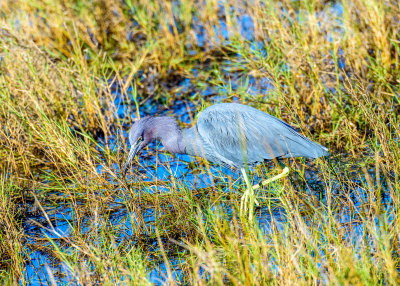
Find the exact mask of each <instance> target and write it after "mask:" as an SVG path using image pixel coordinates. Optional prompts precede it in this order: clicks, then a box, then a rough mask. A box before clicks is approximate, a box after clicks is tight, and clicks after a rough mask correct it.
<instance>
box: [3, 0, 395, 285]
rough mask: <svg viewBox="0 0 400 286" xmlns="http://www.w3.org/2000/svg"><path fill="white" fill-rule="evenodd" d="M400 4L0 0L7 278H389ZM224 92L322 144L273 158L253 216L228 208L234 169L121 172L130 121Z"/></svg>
mask: <svg viewBox="0 0 400 286" xmlns="http://www.w3.org/2000/svg"><path fill="white" fill-rule="evenodd" d="M399 12H400V11H399V6H398V3H397V2H395V1H374V0H353V1H342V2H340V1H338V2H329V1H328V2H327V1H297V2H296V1H295V2H292V1H285V0H283V1H279V2H278V1H258V0H257V1H253V2H251V3H250V2H243V1H235V0H227V1H211V0H204V1H198V2H194V1H186V0H181V1H173V2H170V1H150V2H149V1H141V0H138V1H110V0H93V1H51V2H49V1H42V0H35V1H25V0H18V1H2V2H1V3H0V122H1V126H2V128H1V129H0V161H1V164H0V170H1V177H0V215H1V222H0V253H1V259H0V269H1V271H0V279H1V281H2V282H3V284H9V285H12V284H15V283H20V284H35V283H36V284H56V283H67V282H74V283H81V284H85V285H92V284H109V285H110V284H115V283H126V284H140V285H143V284H146V283H147V284H150V283H157V284H162V283H167V284H171V285H172V284H199V285H203V284H210V285H214V284H220V285H221V284H226V283H229V284H234V285H241V284H246V285H253V284H254V285H264V284H267V283H271V284H283V285H287V284H296V285H297V284H307V285H308V284H340V285H342V284H352V285H354V284H369V285H377V284H398V283H399V282H400V281H399V280H400V279H399V235H400V233H399V232H400V227H399V220H398V217H399V214H398V211H399V208H398V204H399V197H398V196H399V189H400V185H399V177H398V174H399V173H400V169H399V164H398V162H399V159H400V149H399V143H398V138H399V136H400V133H399V132H400V130H399V110H400V109H399V94H398V92H399V91H398V85H399V75H400V73H399V71H400V69H399V29H400V25H399V22H398V15H399ZM221 99H223V100H225V101H234V100H240V101H241V102H243V103H245V104H249V105H252V106H255V107H257V108H259V109H261V110H264V111H267V112H269V113H271V114H273V115H275V116H277V117H279V118H282V119H283V120H285V121H287V122H290V123H291V124H292V125H293V126H294V127H296V128H298V129H299V130H300V131H301V132H302V133H303V134H305V135H306V136H308V137H310V138H312V139H313V140H315V141H318V142H320V143H321V144H323V145H326V146H328V147H329V148H330V150H331V153H332V156H331V158H330V159H329V160H316V161H314V162H309V161H304V160H301V159H299V160H292V161H289V162H287V164H290V165H291V166H292V168H293V170H295V171H293V172H292V173H291V174H290V176H289V177H287V178H285V179H283V180H281V181H279V182H275V183H274V184H271V185H270V186H268V187H266V188H264V189H263V190H262V192H261V193H260V194H259V195H260V197H261V199H260V201H261V202H262V207H261V208H258V209H257V210H256V216H257V221H256V222H249V221H248V220H247V219H246V218H242V217H239V216H238V206H239V204H238V202H239V201H240V195H241V187H240V179H239V177H238V174H237V173H236V174H235V173H233V176H228V177H227V176H225V175H224V172H221V173H219V172H218V171H217V172H216V171H215V168H214V167H213V166H210V165H209V164H208V163H207V162H205V161H203V160H195V161H193V162H190V163H188V162H186V161H185V160H182V159H180V158H179V157H178V158H171V157H168V156H167V159H165V158H164V159H159V158H161V157H162V156H161V154H162V151H156V150H154V149H153V148H149V149H148V150H145V152H143V154H142V155H143V156H142V157H141V159H140V160H139V159H136V161H135V164H136V169H135V170H137V172H131V173H130V174H129V176H128V179H124V178H121V176H119V170H120V169H119V167H120V166H121V164H122V163H123V160H124V158H125V156H126V151H127V148H128V146H127V141H126V131H127V130H128V128H129V126H130V124H131V123H132V121H133V119H134V118H135V117H138V116H139V115H145V114H148V113H152V114H154V113H155V111H156V112H158V113H163V114H165V113H166V112H165V110H168V109H172V110H175V111H176V114H175V115H176V116H178V118H179V119H181V120H182V126H183V127H185V126H188V125H189V123H190V122H191V121H193V120H194V119H195V114H196V113H197V112H198V111H200V110H201V108H202V107H205V106H208V105H211V104H212V103H213V102H215V101H218V100H221ZM146 162H147V163H146ZM175 162H179V164H181V166H182V165H183V166H184V172H185V173H184V175H180V176H178V175H177V172H176V170H177V165H176V163H175ZM273 166H274V165H273V163H271V164H268V165H267V166H265V167H264V168H263V167H259V168H256V169H255V170H254V172H253V176H254V178H255V180H257V179H259V178H261V177H266V176H268V175H271V174H272V173H273V172H276V171H274V169H273ZM161 170H164V171H163V172H164V174H166V175H164V179H160V178H159V177H158V175H157V172H161ZM205 178H206V179H205ZM204 182H205V183H204Z"/></svg>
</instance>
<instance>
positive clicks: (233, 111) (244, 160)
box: [183, 103, 329, 167]
mask: <svg viewBox="0 0 400 286" xmlns="http://www.w3.org/2000/svg"><path fill="white" fill-rule="evenodd" d="M183 137H184V141H185V143H186V144H185V145H186V152H187V153H188V154H190V155H194V156H200V157H204V158H206V159H207V160H209V161H212V162H215V163H223V164H226V165H229V166H234V167H243V166H244V165H245V164H248V165H255V164H258V163H261V162H263V161H265V160H271V159H273V158H289V157H306V158H318V157H321V156H327V155H329V152H328V149H327V148H325V147H323V146H321V145H319V144H317V143H315V142H313V141H311V140H310V139H308V138H306V137H304V136H303V135H301V134H299V133H298V132H296V131H295V130H294V129H293V128H292V127H291V126H290V125H288V124H287V123H285V122H283V121H282V120H279V119H278V118H276V117H274V116H272V115H269V114H267V113H265V112H262V111H260V110H258V109H255V108H252V107H250V106H246V105H242V104H235V103H221V104H215V105H213V106H210V107H208V108H206V109H205V110H203V111H202V112H201V113H200V114H199V116H198V119H197V122H196V125H195V126H194V127H192V128H189V129H186V130H184V131H183Z"/></svg>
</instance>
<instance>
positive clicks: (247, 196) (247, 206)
mask: <svg viewBox="0 0 400 286" xmlns="http://www.w3.org/2000/svg"><path fill="white" fill-rule="evenodd" d="M240 171H241V172H242V175H243V178H244V181H245V182H246V186H247V188H246V191H245V192H244V194H243V196H242V198H241V200H240V201H241V202H240V214H241V215H243V213H246V212H247V211H248V212H249V220H252V219H253V212H254V204H256V205H258V201H257V199H256V197H255V195H254V191H255V190H257V189H259V188H260V184H257V185H254V186H252V185H251V183H250V179H249V176H247V172H246V169H245V168H241V169H240ZM287 174H289V168H288V167H287V166H285V168H284V169H283V170H282V173H280V174H279V175H276V176H275V177H272V178H270V179H267V180H264V181H262V182H261V185H263V186H266V185H268V184H269V183H271V182H273V181H276V180H279V179H281V178H283V177H285V176H287Z"/></svg>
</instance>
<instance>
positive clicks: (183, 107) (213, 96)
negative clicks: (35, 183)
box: [25, 3, 391, 285]
mask: <svg viewBox="0 0 400 286" xmlns="http://www.w3.org/2000/svg"><path fill="white" fill-rule="evenodd" d="M283 12H284V11H283ZM221 13H224V7H223V6H221ZM321 13H337V15H339V16H340V15H342V14H343V9H342V7H341V5H340V4H338V3H336V4H334V5H332V6H330V7H329V11H323V12H321ZM219 19H220V22H219V25H216V26H215V27H214V32H215V38H212V39H211V38H210V35H207V31H205V29H204V28H203V26H202V24H201V23H200V21H198V19H196V17H194V19H193V22H194V23H196V25H195V29H196V31H197V33H196V35H195V37H196V38H195V42H196V45H197V46H198V47H204V48H205V47H208V48H212V47H213V46H214V45H217V46H221V45H234V42H232V41H233V39H234V36H235V35H231V34H230V33H229V31H228V29H227V26H226V23H225V22H224V20H223V19H224V17H219ZM238 23H239V24H240V27H239V28H238V30H239V32H240V35H241V37H243V38H245V39H246V40H247V41H248V42H249V51H250V53H251V55H252V56H254V57H257V58H262V57H268V52H267V51H268V47H267V46H266V45H265V43H267V42H268V39H266V40H265V41H263V42H260V41H257V40H256V39H255V35H254V23H253V21H252V19H251V17H250V16H249V15H246V14H244V15H241V16H239V20H238ZM336 24H337V25H338V33H340V32H341V30H340V22H339V23H336ZM177 26H179V25H178V24H177ZM171 29H172V28H171ZM178 32H180V30H179V29H178ZM335 36H337V34H336V35H327V37H328V38H329V39H330V40H331V41H334V37H335ZM186 48H187V49H188V50H189V51H190V50H191V49H192V50H191V51H192V53H196V49H195V48H194V47H186ZM189 53H190V52H189ZM243 57H244V55H243V54H240V53H239V54H237V55H236V58H235V60H236V61H235V62H232V61H228V60H221V62H219V66H218V72H219V73H220V75H219V78H218V77H217V78H218V83H217V84H215V82H214V83H213V84H210V82H209V80H204V81H200V80H198V79H197V77H196V75H197V74H198V70H199V69H201V68H204V67H195V68H194V69H193V70H192V77H190V78H182V79H181V80H178V81H177V83H176V85H175V86H174V87H179V91H178V92H175V93H174V94H175V97H176V99H174V100H172V102H171V103H170V106H167V107H166V104H165V102H164V101H163V99H162V97H160V96H154V97H150V98H149V99H147V100H146V101H145V103H144V104H142V105H141V106H140V109H139V114H140V116H146V115H170V116H173V117H175V118H176V119H177V120H179V121H180V122H181V123H182V124H186V125H190V124H191V122H192V118H193V117H194V115H195V114H196V113H197V111H198V106H196V105H195V102H196V101H195V100H188V99H197V100H198V99H199V98H201V99H202V100H205V101H207V102H208V103H210V102H211V103H218V102H222V101H224V100H225V99H226V98H227V97H229V98H230V100H233V101H235V100H236V101H238V96H237V95H238V94H240V95H243V96H246V97H247V98H248V99H255V98H262V99H263V100H264V101H266V102H267V101H268V97H269V94H271V93H272V92H274V89H275V87H274V85H273V82H271V80H270V79H269V78H260V77H257V76H255V75H251V74H243V73H242V72H240V65H241V64H242V61H243ZM336 57H337V63H336V64H337V65H338V67H339V68H341V69H343V68H345V60H344V58H343V55H342V54H341V53H340V52H339V54H338V55H336ZM206 68H209V69H212V68H213V67H206ZM287 69H288V67H287V66H286V64H285V63H282V72H285V70H287ZM135 80H137V81H140V82H142V83H151V81H152V80H154V78H148V77H145V76H144V75H143V73H142V72H139V73H138V75H137V77H136V79H135ZM113 88H114V90H115V91H114V95H115V101H114V104H115V106H116V107H117V108H116V112H115V114H114V116H115V118H117V119H118V120H121V121H122V122H124V126H125V130H124V131H123V134H122V135H123V137H124V138H127V130H128V128H129V125H130V123H131V122H134V120H135V119H136V110H135V104H134V100H135V98H134V96H133V94H134V89H133V88H132V87H131V88H130V90H128V96H122V95H121V94H120V89H119V87H118V86H114V87H113ZM281 88H285V87H284V86H283V87H281ZM154 89H155V87H154V85H152V84H148V85H147V86H146V90H145V91H142V92H141V91H140V90H138V91H137V97H136V100H138V101H139V102H140V101H142V100H145V99H146V98H147V97H148V95H149V94H152V93H153V92H154ZM327 92H332V93H334V92H335V90H334V88H328V87H327ZM117 138H119V136H115V137H111V138H110V139H109V141H108V142H105V141H104V138H98V141H99V144H100V145H101V146H102V147H105V146H106V145H107V146H108V147H109V148H110V149H111V150H113V151H115V152H117V151H118V150H120V149H121V148H122V147H123V144H122V142H118V139H117ZM149 150H158V151H156V152H149V151H147V150H143V151H142V152H141V154H140V165H139V166H134V168H135V170H134V171H133V172H129V173H128V182H135V180H137V176H141V180H143V181H147V182H163V183H164V186H163V185H162V184H155V183H154V184H153V185H152V186H148V187H146V188H145V189H143V190H141V191H142V192H145V193H149V194H154V195H158V194H159V193H168V192H169V190H170V189H171V184H172V183H171V182H172V179H174V180H175V181H176V182H178V183H179V184H180V185H182V186H185V188H186V189H188V190H193V191H194V190H198V189H203V188H207V187H209V186H212V185H213V184H218V187H219V188H220V189H221V191H222V192H226V193H229V192H236V193H237V194H241V192H242V191H243V182H242V181H241V179H240V176H239V173H238V172H237V171H235V170H231V169H228V168H223V167H218V166H211V174H212V175H211V176H210V174H205V173H202V172H201V171H200V170H201V168H199V165H198V160H197V159H195V158H192V157H189V156H187V155H175V156H172V155H169V154H166V153H164V152H163V149H162V146H161V145H160V143H152V144H150V146H149ZM340 159H341V158H339V159H338V161H339V160H340ZM106 164H107V163H106V162H104V165H102V164H99V165H98V166H97V169H96V170H97V172H98V173H99V174H100V175H104V176H106V175H107V174H106V171H105V170H106V168H105V166H106ZM266 167H267V168H266V169H269V170H272V168H273V164H270V165H268V166H266ZM111 168H112V169H114V170H117V171H118V170H119V166H118V165H117V164H115V165H114V166H111ZM372 172H373V170H372ZM304 177H305V180H302V179H301V178H300V177H299V176H298V175H293V176H292V177H291V179H292V180H294V181H295V184H297V186H298V191H299V192H304V193H305V194H307V195H309V196H314V197H316V198H317V199H319V200H320V202H321V204H325V203H326V198H325V197H324V193H325V191H324V190H325V188H326V186H325V185H324V183H322V180H321V179H320V178H319V175H318V171H317V170H308V171H306V172H305V174H304ZM215 178H218V180H215ZM228 178H230V181H231V182H234V183H233V185H232V187H231V189H230V190H229V189H228V188H227V186H228ZM253 179H254V182H259V181H260V180H261V179H262V178H261V177H258V176H254V178H253ZM363 180H364V179H363V178H362V176H359V175H358V174H357V173H355V176H354V182H355V183H358V184H359V185H360V186H363V185H368V184H366V182H365V181H363ZM305 182H307V184H305ZM46 183H47V182H46ZM110 183H112V184H114V185H116V184H117V182H116V181H115V180H113V179H112V178H110ZM165 183H166V185H165ZM333 185H334V190H336V192H337V195H338V196H343V195H345V193H344V191H343V186H341V185H340V183H339V182H334V183H333ZM116 187H117V188H118V186H116ZM73 188H74V186H71V189H73ZM119 188H123V187H122V186H119ZM100 189H101V188H100ZM38 191H40V190H38ZM275 191H276V192H279V191H281V190H275ZM121 193H122V194H123V195H120V194H121ZM99 195H101V194H99ZM269 195H270V196H271V197H272V196H273V194H269ZM350 196H353V197H352V200H353V201H354V206H355V207H357V208H358V207H360V208H361V207H362V205H363V202H364V201H366V200H367V193H366V191H365V190H364V189H363V188H362V187H360V188H359V189H358V192H353V193H352V194H350ZM130 199H131V198H130V197H129V193H128V192H126V190H123V189H121V190H120V192H118V195H117V196H116V197H115V205H114V206H110V208H111V207H114V212H113V213H112V215H110V218H109V219H110V223H112V226H113V228H115V229H118V232H119V236H118V238H119V241H117V242H116V243H121V244H122V243H126V240H127V239H129V238H130V237H132V235H133V234H132V231H131V230H132V224H135V223H137V220H136V219H137V217H135V214H134V213H131V212H130V211H129V210H127V209H126V208H125V206H126V204H125V202H126V201H128V200H130ZM77 203H79V202H77ZM82 203H83V202H82ZM383 203H385V204H386V205H387V206H388V208H389V207H390V205H391V202H390V199H389V198H388V196H386V199H385V198H384V200H383ZM42 204H43V206H44V210H45V211H46V213H47V215H48V217H49V218H50V219H51V222H52V223H51V224H49V223H48V221H47V219H46V217H45V216H43V213H41V211H40V210H39V211H38V210H37V208H36V207H34V206H32V210H31V212H32V215H31V217H30V219H31V220H29V221H27V222H26V223H25V232H26V233H27V234H28V235H30V236H32V238H31V239H30V240H28V241H27V243H26V245H27V246H26V248H27V249H26V251H27V252H28V253H29V258H30V260H29V261H28V263H27V272H26V281H27V282H28V283H29V284H31V285H42V284H51V282H50V281H51V276H52V274H51V273H55V274H57V273H61V274H63V275H65V277H63V278H59V277H61V276H62V275H61V276H60V275H57V279H60V280H61V281H63V282H65V283H67V282H68V281H70V280H74V277H73V274H72V273H71V272H70V271H69V269H68V266H67V265H63V264H61V263H59V262H58V261H57V259H54V257H52V256H51V254H49V253H44V252H42V251H41V250H39V249H38V248H37V247H36V244H37V238H39V239H42V238H46V237H49V238H53V239H55V242H56V243H57V241H58V240H57V239H58V238H60V237H68V234H69V233H70V232H72V231H75V230H77V229H79V231H81V232H87V231H89V229H91V230H92V229H93V228H94V227H95V226H96V218H93V217H91V216H88V217H87V218H85V219H83V221H82V222H79V223H80V226H79V227H78V221H77V220H76V215H75V214H74V213H73V208H72V207H71V206H70V205H69V204H70V202H69V201H65V202H63V201H60V202H59V207H57V208H54V207H51V208H46V203H45V201H44V202H42ZM50 205H53V204H50ZM143 211H144V214H143V217H144V220H145V222H146V223H147V224H148V227H149V228H150V229H153V228H154V223H155V220H156V215H155V210H154V209H152V208H147V209H146V210H143ZM226 212H227V213H229V214H230V213H231V212H232V209H231V207H230V206H229V204H226ZM350 213H353V212H352V211H350V210H347V209H345V208H343V209H342V210H341V211H338V212H337V216H338V217H339V218H340V219H341V220H342V221H343V222H352V221H353V220H354V218H353V217H351V216H350V215H349V214H350ZM159 216H160V215H159ZM97 219H102V218H97ZM256 219H257V221H258V223H259V225H260V226H261V228H262V229H263V230H264V231H265V233H266V234H267V233H269V232H271V231H272V228H271V224H272V223H273V224H274V226H275V227H277V228H278V230H279V229H280V228H281V227H283V226H284V225H285V223H286V222H287V214H286V213H285V211H284V210H283V209H282V208H280V207H279V204H278V203H276V205H275V206H274V211H273V213H272V214H271V213H270V211H269V209H268V208H264V209H258V210H257V212H256ZM32 221H36V222H39V223H40V224H41V225H43V226H44V227H45V228H43V227H39V226H37V225H36V224H35V223H33V222H32ZM97 224H98V222H97ZM377 227H379V225H377ZM182 235H184V234H182ZM362 235H363V226H362V224H360V223H354V225H353V227H352V228H351V229H349V231H347V237H346V238H347V239H349V240H350V241H353V240H356V239H357V238H358V237H360V236H362ZM95 243H99V244H101V243H102V242H95ZM128 246H131V247H134V246H135V242H134V241H132V242H130V243H128ZM60 247H62V246H60ZM149 247H152V248H154V250H157V249H159V245H158V243H157V242H154V240H153V245H150V246H149ZM69 251H73V250H72V249H71V250H69ZM180 251H184V250H182V249H180ZM178 259H182V258H179V255H176V256H171V257H170V260H171V263H172V266H171V267H172V268H173V275H174V276H175V277H174V278H175V279H176V280H177V281H180V280H181V279H182V271H181V270H180V269H179V267H177V266H175V267H174V265H173V264H174V261H175V262H176V265H179V263H178ZM271 263H272V264H273V261H271ZM166 273H167V272H166V266H165V264H164V262H162V261H161V262H159V263H158V266H157V267H153V268H152V269H149V276H148V278H149V279H150V281H152V282H153V283H154V284H156V285H161V284H162V283H163V282H164V281H165V280H166V277H167V274H166Z"/></svg>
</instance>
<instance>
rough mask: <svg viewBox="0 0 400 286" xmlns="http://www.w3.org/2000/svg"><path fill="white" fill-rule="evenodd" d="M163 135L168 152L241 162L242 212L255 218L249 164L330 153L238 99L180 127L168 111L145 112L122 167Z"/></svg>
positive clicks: (131, 135) (134, 129)
mask: <svg viewBox="0 0 400 286" xmlns="http://www.w3.org/2000/svg"><path fill="white" fill-rule="evenodd" d="M155 139H158V140H161V142H162V144H163V145H164V147H165V149H166V150H167V151H169V152H170V153H177V154H189V155H192V156H198V157H202V158H205V159H207V160H208V161H211V162H213V163H217V164H221V165H226V166H230V167H235V168H240V170H241V172H242V174H243V177H244V181H245V183H246V185H247V189H246V192H245V193H244V194H243V196H242V199H241V207H240V211H241V213H242V212H243V210H245V211H247V204H248V200H249V203H250V206H249V218H250V220H251V219H252V215H253V208H254V204H258V203H257V201H256V199H255V197H254V190H255V189H257V188H259V187H260V185H255V186H252V185H251V183H250V180H249V177H248V175H247V172H246V168H247V166H254V165H257V164H260V163H262V162H264V161H266V160H272V159H275V158H276V159H282V158H292V157H306V158H318V157H322V156H327V155H329V152H328V149H327V148H325V147H324V146H321V145H319V144H317V143H315V142H313V141H311V140H310V139H308V138H306V137H304V136H303V135H301V134H299V133H298V132H296V130H294V129H293V127H291V126H290V125H289V124H287V123H285V122H283V121H282V120H280V119H278V118H276V117H274V116H272V115H269V114H267V113H265V112H262V111H260V110H258V109H256V108H253V107H250V106H246V105H242V104H237V103H219V104H215V105H212V106H210V107H208V108H206V109H204V110H203V111H202V112H201V113H200V114H199V115H198V117H197V122H196V124H195V125H194V126H193V127H191V128H187V129H184V130H181V129H180V128H179V126H178V124H177V122H176V120H175V119H173V118H171V117H167V116H162V117H152V116H146V117H144V118H142V119H139V120H138V121H136V123H135V124H134V125H133V126H132V128H131V130H130V131H129V143H130V145H131V149H130V152H129V156H128V159H127V161H126V164H125V167H124V173H126V171H127V170H128V167H129V164H130V162H131V160H132V158H133V157H135V155H136V154H137V152H138V151H140V150H141V149H143V148H144V147H145V146H147V145H148V144H149V143H150V142H151V141H153V140H155ZM288 172H289V168H288V167H286V166H285V167H284V169H283V171H282V173H280V174H279V175H277V176H275V177H273V178H270V179H268V180H265V181H263V182H262V185H267V184H268V183H270V182H272V181H275V180H277V179H280V178H282V177H284V176H286V175H287V174H288Z"/></svg>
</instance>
